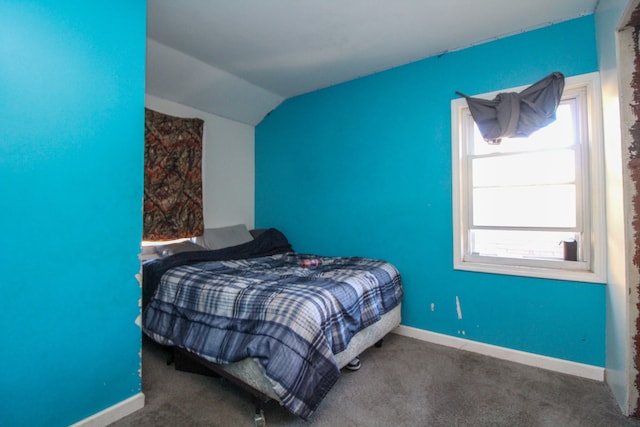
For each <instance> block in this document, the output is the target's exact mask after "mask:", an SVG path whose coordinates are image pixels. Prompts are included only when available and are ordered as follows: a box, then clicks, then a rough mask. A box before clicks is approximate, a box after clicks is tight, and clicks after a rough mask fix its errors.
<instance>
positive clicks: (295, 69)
mask: <svg viewBox="0 0 640 427" xmlns="http://www.w3.org/2000/svg"><path fill="white" fill-rule="evenodd" d="M597 3H598V0H181V1H176V0H148V24H147V25H148V26H147V37H148V40H147V42H148V45H147V82H146V84H147V90H146V91H147V93H148V94H150V95H155V96H159V97H161V98H165V99H168V100H171V101H175V102H178V103H181V104H184V105H188V106H190V107H193V108H197V109H199V110H202V111H205V112H208V113H212V114H216V115H219V116H222V117H226V118H229V119H233V120H237V121H239V122H242V123H247V124H250V125H256V124H257V123H259V122H260V121H261V120H262V118H263V117H264V116H265V115H266V114H267V113H268V112H269V111H271V110H272V109H274V108H275V107H276V106H278V105H279V104H280V103H281V102H282V101H283V100H284V99H287V98H290V97H292V96H296V95H300V94H303V93H306V92H311V91H314V90H317V89H320V88H324V87H327V86H331V85H334V84H337V83H342V82H345V81H348V80H352V79H355V78H357V77H361V76H365V75H368V74H372V73H375V72H378V71H382V70H386V69H389V68H393V67H396V66H399V65H403V64H407V63H410V62H413V61H416V60H419V59H423V58H427V57H430V56H433V55H438V54H442V53H444V52H448V51H452V50H457V49H462V48H465V47H469V46H471V45H474V44H478V43H483V42H486V41H490V40H493V39H496V38H499V37H504V36H508V35H512V34H516V33H519V32H522V31H526V30H530V29H534V28H538V27H542V26H546V25H550V24H553V23H556V22H561V21H564V20H567V19H573V18H577V17H579V16H583V15H588V14H591V13H593V12H594V10H595V8H596V6H597Z"/></svg>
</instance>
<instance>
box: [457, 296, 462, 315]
mask: <svg viewBox="0 0 640 427" xmlns="http://www.w3.org/2000/svg"><path fill="white" fill-rule="evenodd" d="M456 311H457V312H458V319H459V320H462V308H461V307H460V298H458V295H456Z"/></svg>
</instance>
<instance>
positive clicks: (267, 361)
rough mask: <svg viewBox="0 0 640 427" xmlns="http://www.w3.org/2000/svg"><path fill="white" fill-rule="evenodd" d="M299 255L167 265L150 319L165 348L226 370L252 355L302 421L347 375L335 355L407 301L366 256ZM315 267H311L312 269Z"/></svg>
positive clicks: (381, 266)
mask: <svg viewBox="0 0 640 427" xmlns="http://www.w3.org/2000/svg"><path fill="white" fill-rule="evenodd" d="M304 259H309V258H308V257H303V256H301V255H291V254H278V255H272V256H266V257H259V258H253V259H240V260H228V261H209V262H199V263H195V264H191V265H184V266H178V267H174V268H171V269H169V270H168V271H166V272H165V273H164V274H163V275H162V279H161V281H160V284H159V286H158V288H157V290H156V292H155V294H154V296H153V298H151V300H150V302H149V304H148V305H147V306H146V308H145V311H144V315H143V329H144V331H145V333H146V334H147V335H149V336H151V337H152V338H153V339H154V340H156V341H158V342H160V343H161V344H165V345H174V346H178V347H182V348H185V349H187V350H189V351H191V352H193V353H195V354H197V355H199V356H201V357H203V358H205V359H207V360H209V361H211V362H214V363H219V364H225V363H231V362H235V361H239V360H241V359H244V358H246V357H252V358H254V360H256V361H257V362H258V363H259V364H260V365H262V366H263V367H264V370H265V375H266V377H267V378H268V379H269V380H270V382H271V383H272V384H273V386H274V391H275V393H276V394H277V395H278V396H279V397H280V400H281V401H282V403H283V405H284V406H285V407H286V408H287V409H288V410H289V411H291V412H292V413H293V414H295V415H298V416H300V417H302V418H304V419H308V417H309V416H310V415H311V414H312V413H313V411H314V410H315V409H316V408H317V406H318V404H319V403H320V401H321V400H322V399H323V398H324V396H325V395H326V393H327V392H328V391H329V390H330V389H331V387H332V386H333V384H334V383H335V382H336V381H337V379H338V376H339V375H340V372H339V369H338V366H337V365H336V361H335V358H334V354H337V353H339V352H340V351H342V350H344V349H345V348H346V347H347V345H348V344H349V341H350V340H351V337H352V336H353V335H355V334H356V333H357V332H358V331H360V330H361V329H363V328H366V327H367V326H369V325H371V324H373V323H375V322H376V321H377V320H379V319H380V317H381V315H383V314H384V313H386V312H388V311H390V310H391V309H392V308H394V307H395V306H396V305H398V303H399V302H400V300H401V298H402V286H401V280H400V276H399V274H398V271H397V270H396V269H395V267H393V266H392V265H391V264H389V263H386V262H384V261H377V260H371V259H364V258H356V257H350V258H329V257H316V258H314V259H313V260H312V262H311V264H315V263H317V262H319V263H321V264H320V265H317V266H312V267H303V266H301V264H304V262H303V261H304ZM307 264H309V263H307Z"/></svg>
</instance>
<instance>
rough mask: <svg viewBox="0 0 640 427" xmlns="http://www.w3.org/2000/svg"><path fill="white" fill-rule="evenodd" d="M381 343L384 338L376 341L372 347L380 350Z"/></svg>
mask: <svg viewBox="0 0 640 427" xmlns="http://www.w3.org/2000/svg"><path fill="white" fill-rule="evenodd" d="M382 341H384V338H382V339H380V341H378V342H377V343H375V344H374V346H375V347H376V348H380V347H382Z"/></svg>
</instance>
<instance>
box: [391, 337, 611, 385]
mask: <svg viewBox="0 0 640 427" xmlns="http://www.w3.org/2000/svg"><path fill="white" fill-rule="evenodd" d="M393 332H394V333H396V334H398V335H403V336H406V337H410V338H416V339H419V340H421V341H427V342H430V343H434V344H440V345H444V346H447V347H453V348H456V349H458V350H465V351H471V352H473V353H479V354H483V355H485V356H491V357H495V358H497V359H502V360H509V361H511V362H516V363H521V364H523V365H529V366H534V367H536V368H542V369H547V370H549V371H555V372H561V373H564V374H569V375H574V376H578V377H583V378H588V379H591V380H596V381H604V368H602V367H600V366H594V365H587V364H584V363H577V362H571V361H569V360H563V359H556V358H554V357H548V356H541V355H539V354H534V353H527V352H524V351H519V350H512V349H510V348H506V347H498V346H495V345H491V344H485V343H481V342H477V341H471V340H467V339H463V338H458V337H452V336H450V335H445V334H439V333H436V332H431V331H425V330H424V329H418V328H412V327H410V326H402V325H401V326H398V327H397V328H396V329H395V330H394V331H393Z"/></svg>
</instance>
